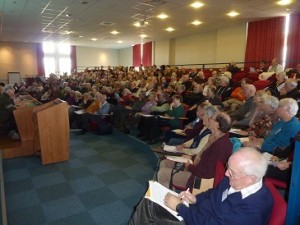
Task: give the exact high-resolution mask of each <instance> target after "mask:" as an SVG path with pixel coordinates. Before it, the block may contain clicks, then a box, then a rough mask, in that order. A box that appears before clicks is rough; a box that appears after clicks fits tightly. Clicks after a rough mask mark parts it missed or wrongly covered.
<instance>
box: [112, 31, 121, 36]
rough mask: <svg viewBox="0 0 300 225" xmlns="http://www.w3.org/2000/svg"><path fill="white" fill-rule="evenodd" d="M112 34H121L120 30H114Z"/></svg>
mask: <svg viewBox="0 0 300 225" xmlns="http://www.w3.org/2000/svg"><path fill="white" fill-rule="evenodd" d="M110 33H111V34H113V35H116V34H119V33H120V32H118V31H116V30H113V31H112V32H110Z"/></svg>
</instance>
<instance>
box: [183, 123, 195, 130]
mask: <svg viewBox="0 0 300 225" xmlns="http://www.w3.org/2000/svg"><path fill="white" fill-rule="evenodd" d="M187 129H193V127H192V126H191V125H189V124H188V125H186V126H185V128H184V130H187Z"/></svg>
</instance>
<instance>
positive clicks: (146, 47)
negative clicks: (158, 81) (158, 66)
mask: <svg viewBox="0 0 300 225" xmlns="http://www.w3.org/2000/svg"><path fill="white" fill-rule="evenodd" d="M142 64H143V65H144V66H152V42H147V43H145V44H143V58H142Z"/></svg>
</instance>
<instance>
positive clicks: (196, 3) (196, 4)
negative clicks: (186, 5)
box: [190, 2, 204, 9]
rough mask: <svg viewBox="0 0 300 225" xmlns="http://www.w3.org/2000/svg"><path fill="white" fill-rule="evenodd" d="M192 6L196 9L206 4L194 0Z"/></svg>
mask: <svg viewBox="0 0 300 225" xmlns="http://www.w3.org/2000/svg"><path fill="white" fill-rule="evenodd" d="M190 6H192V7H193V8H195V9H198V8H200V7H202V6H204V4H203V3H202V2H194V3H192V4H191V5H190Z"/></svg>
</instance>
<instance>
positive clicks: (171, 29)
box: [166, 27, 175, 32]
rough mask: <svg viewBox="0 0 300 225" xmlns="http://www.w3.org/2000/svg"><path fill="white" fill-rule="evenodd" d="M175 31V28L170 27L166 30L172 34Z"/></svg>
mask: <svg viewBox="0 0 300 225" xmlns="http://www.w3.org/2000/svg"><path fill="white" fill-rule="evenodd" d="M174 30H175V29H174V28H173V27H168V28H167V29H166V31H169V32H172V31H174Z"/></svg>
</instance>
